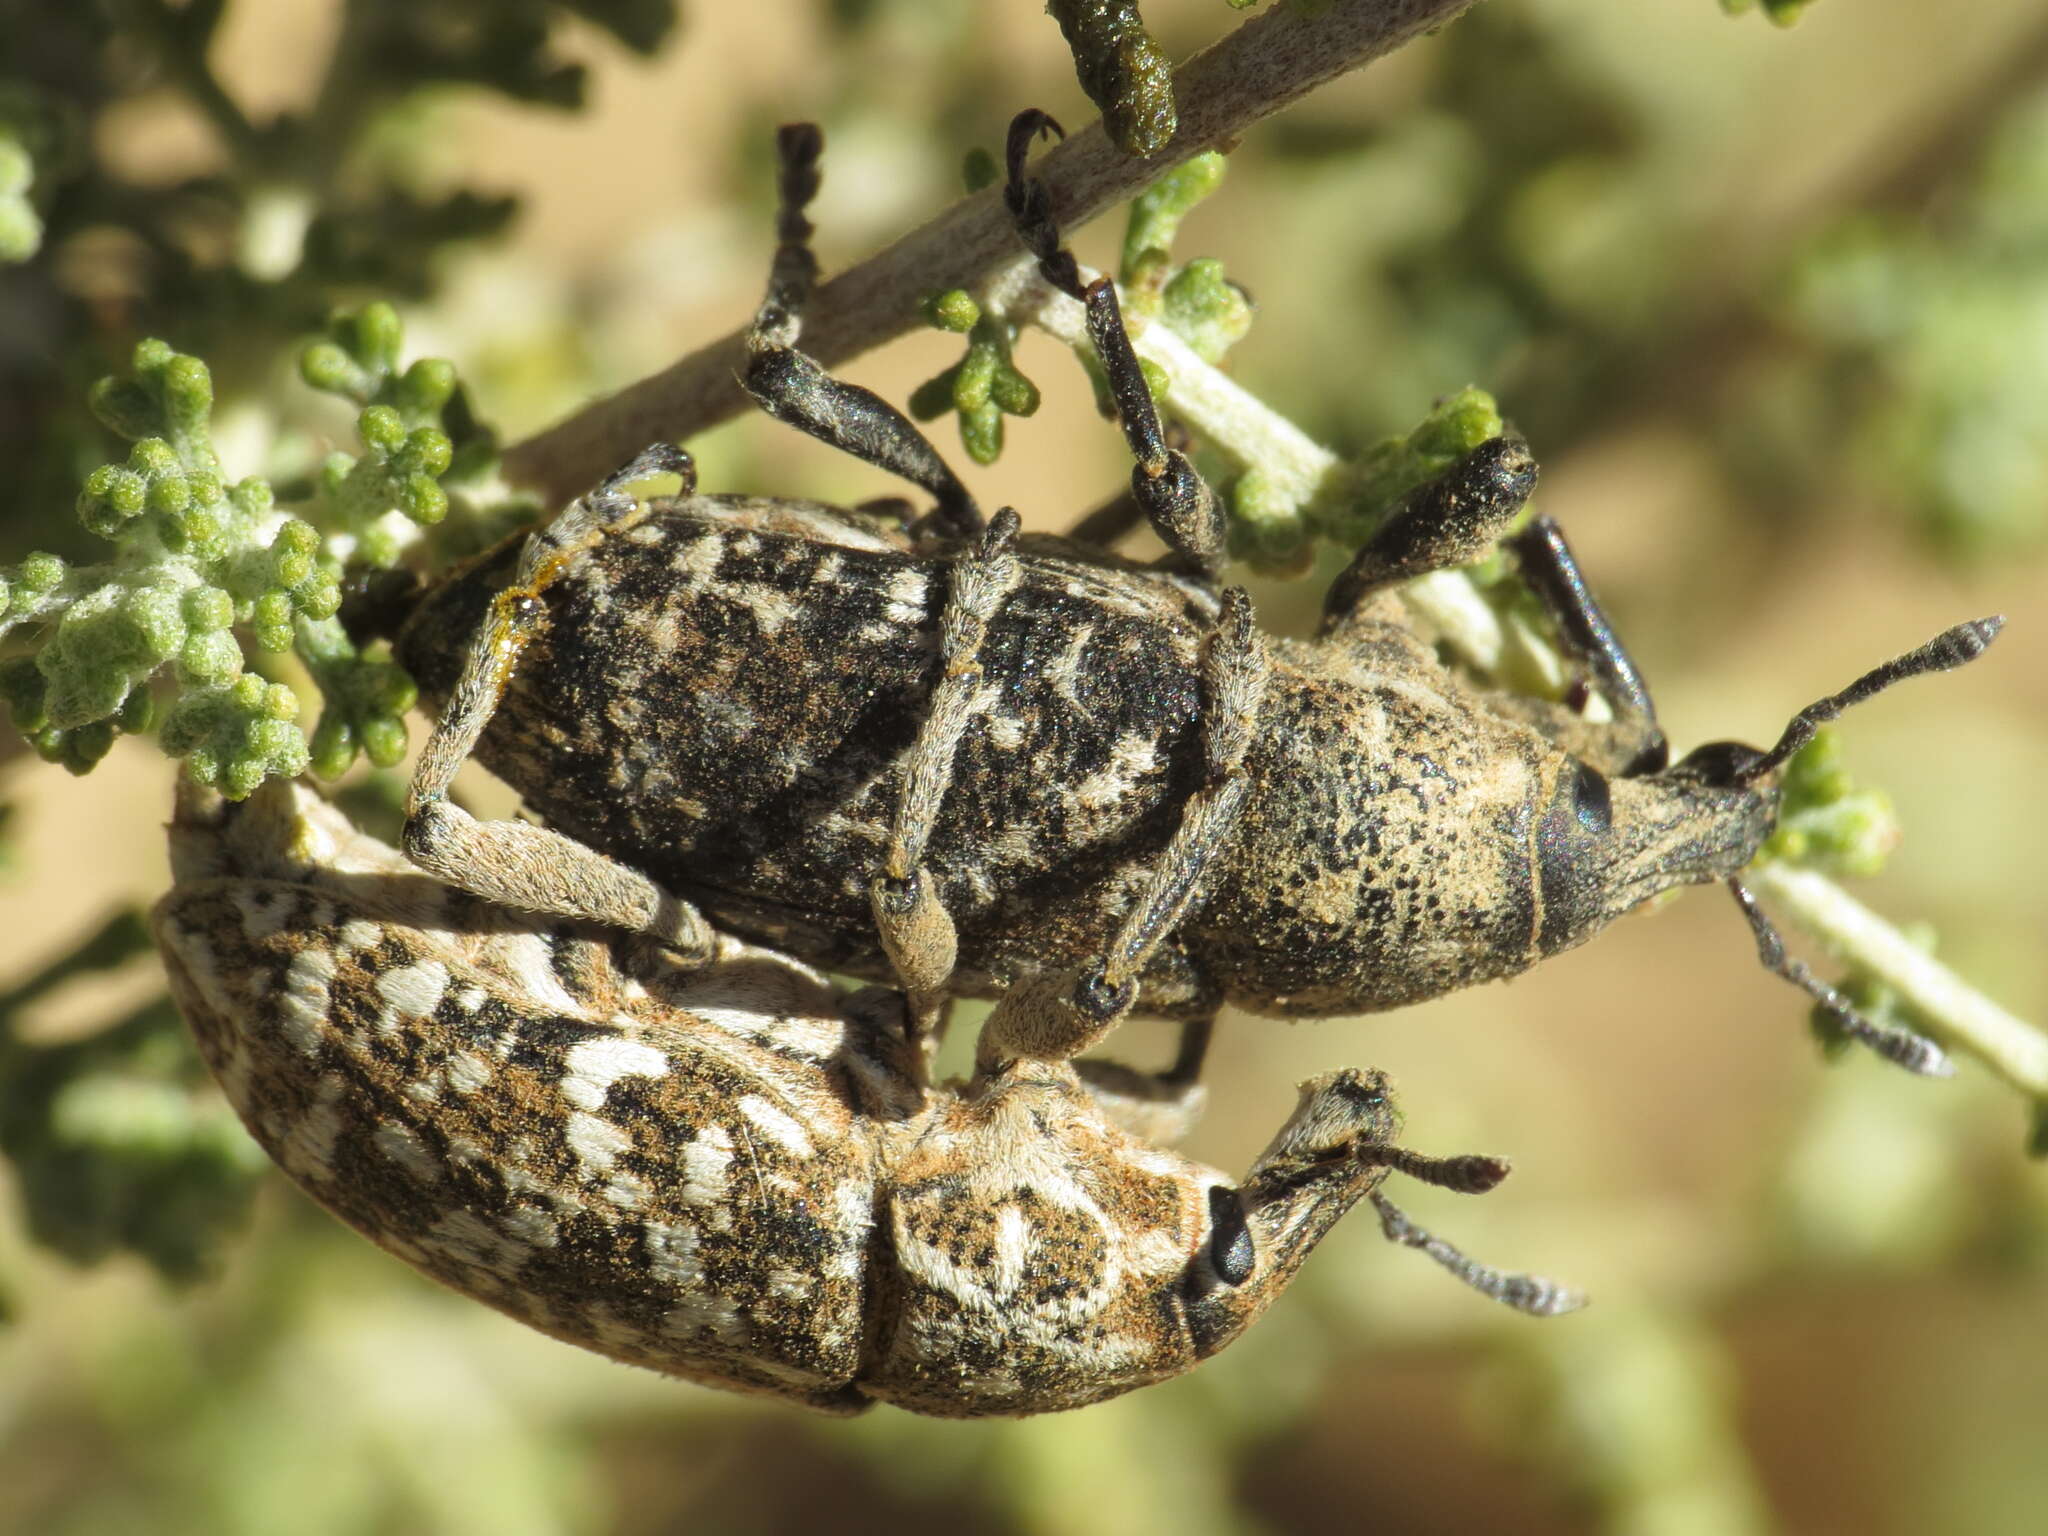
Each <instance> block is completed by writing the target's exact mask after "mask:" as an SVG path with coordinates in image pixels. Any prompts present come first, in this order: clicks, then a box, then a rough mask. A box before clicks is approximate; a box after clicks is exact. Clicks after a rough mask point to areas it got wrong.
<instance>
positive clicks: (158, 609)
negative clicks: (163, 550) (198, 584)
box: [121, 587, 186, 667]
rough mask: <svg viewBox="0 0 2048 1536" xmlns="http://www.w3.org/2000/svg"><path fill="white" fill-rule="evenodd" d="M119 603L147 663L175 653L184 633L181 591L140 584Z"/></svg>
mask: <svg viewBox="0 0 2048 1536" xmlns="http://www.w3.org/2000/svg"><path fill="white" fill-rule="evenodd" d="M121 606H122V609H123V612H124V615H125V617H126V618H127V620H128V623H129V624H130V625H132V626H133V633H134V636H135V640H136V644H137V645H138V646H139V648H140V649H141V652H142V655H143V656H144V657H145V658H147V662H148V664H149V665H150V666H152V667H154V666H157V665H160V664H161V663H163V662H166V661H168V660H170V659H171V657H173V656H175V655H177V654H178V651H179V649H180V648H181V647H182V646H183V645H184V644H185V634H186V630H185V614H184V602H183V594H182V593H181V592H179V591H177V590H176V589H174V588H170V587H140V588H137V589H136V590H135V591H134V592H132V593H130V594H129V596H128V600H127V601H126V602H125V603H123V604H122V605H121Z"/></svg>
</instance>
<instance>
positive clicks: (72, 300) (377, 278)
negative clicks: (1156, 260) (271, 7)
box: [0, 0, 676, 561]
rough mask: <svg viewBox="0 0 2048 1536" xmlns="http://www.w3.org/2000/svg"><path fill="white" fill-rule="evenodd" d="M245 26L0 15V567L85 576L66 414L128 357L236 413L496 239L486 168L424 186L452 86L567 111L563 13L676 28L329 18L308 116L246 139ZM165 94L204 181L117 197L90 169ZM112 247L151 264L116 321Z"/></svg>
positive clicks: (365, 5)
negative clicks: (4, 456)
mask: <svg viewBox="0 0 2048 1536" xmlns="http://www.w3.org/2000/svg"><path fill="white" fill-rule="evenodd" d="M260 9H261V7H260V3H259V0H241V3H240V5H239V6H236V7H233V8H231V7H230V6H229V5H228V4H226V3H225V0H187V3H183V4H173V3H170V0H132V3H124V4H120V5H113V4H106V5H102V4H85V5H49V4H41V3H39V0H0V232H4V233H0V245H4V246H6V247H7V248H8V255H9V256H11V257H15V258H17V260H16V264H14V265H8V264H7V261H6V260H5V259H0V313H5V314H8V315H33V316H34V317H35V319H36V324H35V327H34V329H33V333H32V334H31V335H30V336H29V337H27V338H25V339H26V340H27V341H28V343H29V344H27V345H23V346H17V347H9V348H0V399H5V400H6V401H7V403H8V407H9V410H10V412H11V413H12V415H13V420H11V421H10V423H9V427H10V428H11V430H9V431H7V432H6V434H5V443H6V446H7V447H8V448H9V450H10V452H11V453H12V454H13V458H12V461H11V462H10V466H9V470H10V489H11V490H12V491H13V492H14V495H15V502H14V505H13V506H12V507H11V508H10V511H9V516H8V518H7V519H6V527H5V529H4V530H0V561H6V560H10V559H17V558H19V556H20V555H21V554H23V553H24V552H25V551H26V550H27V549H29V548H32V547H41V548H44V549H48V550H52V551H54V552H56V553H58V554H61V555H63V556H65V557H66V558H67V559H74V560H78V559H89V558H93V555H92V553H91V548H90V545H89V544H88V543H86V542H84V541H82V540H81V539H80V538H79V536H78V534H77V531H76V527H75V524H73V525H70V526H67V519H66V518H65V515H64V511H63V509H64V508H65V507H66V506H67V505H68V503H69V500H70V497H71V495H72V494H73V493H74V492H75V490H76V476H77V474H78V472H79V466H80V463H81V462H85V463H89V462H90V459H89V458H86V457H84V456H85V455H88V454H90V453H91V452H93V451H94V449H95V447H96V444H95V441H94V438H95V436H96V434H95V433H94V432H93V431H92V429H91V427H90V425H89V422H88V421H87V419H86V417H85V414H84V412H82V411H81V410H79V408H78V406H79V396H80V391H81V389H82V387H83V385H84V383H85V382H86V381H89V380H90V379H92V378H94V377H97V376H98V375H100V374H103V373H106V372H108V371H110V370H111V369H114V368H117V367H120V366H122V363H123V361H124V359H125V356H126V354H127V353H128V352H129V350H130V349H131V348H132V346H133V344H134V342H135V341H136V340H138V339H140V338H141V337H144V336H151V335H155V336H162V337H166V338H168V339H170V340H171V341H173V342H174V343H175V345H176V346H177V347H179V348H180V349H181V350H184V351H187V352H190V353H192V354H194V355H196V356H201V357H204V358H205V359H206V360H207V362H208V363H209V365H211V367H212V370H213V374H214V384H215V388H216V389H217V391H218V392H219V394H220V397H221V399H222V400H223V401H224V402H233V403H235V404H240V403H242V402H243V401H245V400H247V399H249V398H250V397H251V396H254V395H258V394H262V393H264V392H266V391H268V390H270V389H271V388H272V386H273V384H274V379H273V378H272V377H271V376H270V375H269V374H268V373H267V372H266V370H268V369H269V368H270V367H272V365H273V364H274V363H275V361H276V359H277V357H278V355H279V352H280V350H281V349H282V348H284V347H286V346H288V345H290V344H292V343H293V342H294V341H295V340H296V339H297V338H298V337H300V336H302V335H304V334H305V332H307V331H309V330H311V329H313V328H314V327H316V326H318V325H319V324H320V323H321V320H322V318H323V317H324V316H325V315H326V314H327V313H328V311H329V310H331V309H332V308H334V307H335V306H336V305H337V304H341V303H360V302H361V300H362V297H363V294H364V290H365V289H370V290H373V291H376V292H381V293H384V294H388V295H396V296H399V297H403V298H407V299H423V298H426V297H427V296H429V295H431V294H432V293H433V292H434V291H435V289H436V287H437V285H438V282H439V280H440V276H441V273H442V272H443V270H444V269H445V265H446V263H445V260H444V259H443V258H444V257H445V255H446V254H447V252H448V251H449V250H450V248H451V247H453V246H456V245H458V244H459V243H461V242H464V241H469V240H474V239H477V238H480V237H485V236H489V235H492V234H495V233H497V232H499V231H501V230H503V229H504V228H505V227H506V225H507V224H508V222H509V221H510V220H511V218H512V216H513V213H514V211H515V210H514V204H513V200H512V199H510V198H509V197H506V196H503V195H501V194H500V193H498V192H496V191H495V190H493V189H492V188H491V187H490V186H489V181H490V173H489V171H488V169H485V170H483V171H482V172H480V174H479V176H478V178H477V179H478V181H479V182H480V183H482V184H481V185H476V186H470V185H456V186H453V187H449V186H447V185H446V184H445V179H444V178H436V177H434V176H432V175H431V171H430V167H429V165H428V163H427V162H428V160H429V159H430V151H431V149H432V146H433V143H434V139H435V134H434V133H433V132H432V131H431V130H432V126H433V120H432V118H431V117H429V116H427V115H424V114H423V112H422V110H421V109H422V105H423V104H424V103H426V102H429V101H433V100H445V99H446V98H447V96H448V94H449V93H450V91H451V88H452V89H456V90H468V91H472V92H488V93H492V94H495V95H497V96H500V97H504V98H509V99H512V100H515V101H519V102H522V103H528V104H532V105H535V106H541V107H551V108H568V107H574V106H577V105H579V104H580V103H581V101H582V98H583V94H584V88H585V68H584V66H583V65H582V64H581V63H580V62H577V61H576V60H574V59H572V58H569V57H567V56H565V54H564V53H563V51H562V50H561V48H560V46H559V45H558V42H557V40H556V34H557V33H558V32H559V31H561V30H562V28H561V26H560V23H562V22H563V21H564V20H565V19H568V18H570V17H571V16H575V17H580V18H582V19H583V20H584V21H587V22H591V23H595V25H596V26H597V27H599V28H602V29H603V30H605V31H606V32H608V33H610V34H611V36H612V37H614V38H615V39H617V40H618V41H619V42H620V43H622V44H624V45H625V46H627V47H629V48H631V49H634V50H636V51H639V52H643V53H644V52H648V51H651V50H652V49H653V48H654V47H655V46H656V45H657V44H658V43H660V42H661V41H662V39H663V38H664V37H665V36H667V34H668V33H669V32H670V31H671V30H672V29H673V25H674V21H675V16H676V6H675V4H674V3H673V0H437V3H435V4H432V5H421V4H417V3H415V0H343V3H341V4H340V5H338V6H337V7H335V10H336V13H337V14H336V16H335V22H336V28H337V30H336V33H335V38H336V41H335V45H334V47H333V49H332V50H331V52H330V54H329V56H328V58H327V60H326V61H325V64H326V67H325V73H324V76H323V77H322V78H321V79H319V80H318V81H317V82H315V83H314V85H313V88H312V89H311V90H310V91H309V93H308V95H307V97H306V100H307V102H308V103H309V105H308V106H307V107H306V108H305V109H304V110H303V111H300V112H284V113H280V114H278V115H276V116H275V117H272V118H269V119H267V120H266V119H257V118H254V117H252V116H250V115H249V113H248V112H247V111H246V110H245V109H244V107H243V106H242V104H241V102H240V101H239V100H238V99H237V97H236V94H235V92H234V90H233V89H231V88H230V85H229V84H228V83H226V82H223V81H222V80H221V79H220V78H219V77H218V76H217V75H216V74H215V73H214V69H213V64H212V59H213V56H214V54H215V53H216V52H217V51H218V50H217V49H216V48H215V41H216V38H217V36H218V35H219V33H220V31H221V29H222V26H223V23H224V21H227V20H230V19H246V17H247V16H248V15H249V14H250V13H255V12H260ZM585 31H586V33H587V32H588V29H587V28H586V29H585ZM164 90H169V91H171V92H175V93H176V94H178V95H180V96H182V97H183V98H184V103H183V105H184V106H185V107H186V108H187V109H188V110H189V111H191V112H192V113H194V114H196V115H197V116H198V117H200V118H203V119H204V121H205V123H206V125H207V128H208V130H209V137H210V140H211V141H212V143H213V144H215V145H216V146H218V148H219V150H220V153H221V156H222V160H221V163H220V164H219V165H218V167H216V168H214V169H212V170H210V171H209V172H208V173H207V174H204V175H198V176H190V177H186V178H182V179H179V178H172V179H169V180H165V179H162V178H148V177H143V178H137V177H134V176H132V175H131V174H130V173H129V171H128V170H127V168H126V166H125V164H124V163H123V162H122V160H121V159H120V157H119V156H118V155H109V154H107V153H106V152H105V149H106V147H107V146H118V145H119V143H120V142H121V136H120V134H119V132H118V131H117V129H118V118H117V116H116V115H117V114H119V113H121V112H122V111H123V110H124V109H126V108H127V107H129V106H130V105H131V103H133V102H135V101H137V100H139V99H144V98H146V97H147V96H148V94H149V93H151V92H161V91H164ZM408 114H409V115H408ZM394 121H404V122H405V123H406V124H407V127H406V129H405V131H402V132H392V131H389V125H390V124H392V123H393V122H394ZM24 154H25V156H26V162H25V163H26V164H27V165H28V166H29V167H30V168H31V169H32V172H33V182H32V183H31V184H29V185H28V186H27V187H26V188H25V189H23V188H21V187H18V186H17V185H16V183H18V182H19V181H20V177H21V167H22V165H23V164H24V160H23V156H24ZM38 231H39V240H38V239H37V232H38ZM110 240H111V241H113V242H114V243H115V244H117V245H118V246H120V247H121V248H126V249H132V250H134V251H136V252H139V253H146V258H147V259H145V260H137V261H135V262H134V263H132V264H131V267H130V268H129V269H127V270H125V271H124V273H123V276H122V286H121V290H120V293H119V299H118V303H116V304H109V303H108V301H107V297H106V295H105V293H104V292H102V291H99V290H98V289H96V287H95V285H94V283H93V282H91V281H87V280H85V279H84V278H82V276H81V274H88V275H89V274H94V273H100V274H104V272H105V270H106V266H107V263H106V262H105V260H104V258H103V256H101V257H97V258H90V253H91V252H94V251H98V252H102V253H103V252H104V250H105V249H106V248H107V246H108V242H109V241H110ZM31 243H35V244H36V245H37V251H36V254H35V256H34V259H32V260H28V261H26V262H21V261H19V260H18V258H19V256H20V255H21V254H22V252H23V251H24V249H25V247H26V246H27V245H29V244H31ZM80 250H83V251H85V252H87V253H88V257H89V258H90V259H87V258H80V257H79V256H78V255H77V254H76V253H77V252H78V251H80ZM67 258H69V259H67ZM102 282H103V278H102ZM110 320H111V321H114V322H115V323H113V324H110V323H109V322H110ZM247 467H248V468H251V469H257V468H262V467H263V466H253V465H252V466H247Z"/></svg>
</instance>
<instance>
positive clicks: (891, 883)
mask: <svg viewBox="0 0 2048 1536" xmlns="http://www.w3.org/2000/svg"><path fill="white" fill-rule="evenodd" d="M1016 539H1017V514H1016V513H1015V512H1014V511H1012V510H1011V509H1010V508H1008V507H1004V508H1003V509H1002V510H1001V511H999V512H998V513H996V515H995V519H994V520H993V521H992V522H991V523H990V524H989V527H988V531H987V532H986V533H984V534H983V535H982V536H981V540H980V542H979V543H978V544H977V545H976V546H975V547H974V548H973V549H972V550H970V551H969V552H967V553H966V554H963V555H961V556H960V557H959V558H958V559H956V560H955V561H954V562H953V566H952V571H951V574H950V578H949V580H950V588H949V590H948V592H947V596H946V606H945V609H944V611H943V613H942V614H941V616H940V619H939V661H940V665H941V667H942V668H943V670H942V672H941V673H940V675H939V683H938V686H937V687H936V688H935V689H933V690H932V698H931V707H930V711H929V712H928V713H927V715H926V716H925V719H924V723H923V724H922V725H920V726H919V727H918V732H917V739H916V740H915V741H913V742H912V743H911V746H910V752H909V755H908V756H907V757H906V759H905V761H904V765H903V792H902V798H901V799H900V800H899V801H898V802H897V805H896V822H895V825H894V826H893V827H892V828H891V829H890V833H889V845H888V848H887V850H886V851H885V852H884V854H883V856H882V868H881V870H880V871H879V872H878V873H877V874H876V875H875V878H874V881H873V883H872V885H871V886H870V887H869V894H870V898H871V900H872V901H873V904H874V911H875V926H876V928H877V930H878V931H879V933H880V935H881V940H882V948H883V949H884V950H885V951H886V952H887V954H888V956H889V963H890V964H891V965H893V966H894V967H895V968H896V975H897V977H898V978H899V979H900V980H901V981H902V983H903V989H904V991H905V992H907V993H908V994H909V995H910V1014H911V1019H912V1022H913V1027H914V1028H915V1029H916V1030H917V1031H919V1032H927V1031H928V1030H929V1029H930V1027H931V1025H932V1024H933V1023H934V1022H935V1020H936V1017H937V1013H938V1008H939V1004H940V1003H941V1002H942V1000H943V998H944V994H945V986H946V982H947V980H948V978H950V977H951V976H952V974H953V962H954V959H955V957H956V956H957V954H958V952H959V940H958V935H957V933H956V932H955V931H954V928H953V919H952V917H951V916H950V915H949V914H948V913H947V911H946V907H945V903H944V901H943V900H942V899H941V897H940V895H939V891H938V883H937V881H936V880H934V879H933V877H932V874H931V871H930V870H929V869H927V868H926V867H925V863H924V855H925V849H926V846H927V845H928V844H929V843H930V842H931V836H932V828H933V826H934V825H935V824H936V823H937V821H938V817H939V808H940V806H941V805H942V804H943V803H944V801H945V798H946V790H947V789H948V788H949V787H950V786H951V784H952V782H953V765H954V760H955V758H956V756H957V755H958V752H959V748H960V738H961V737H962V736H963V735H965V734H966V732H967V727H968V724H969V723H970V722H971V721H972V720H973V718H974V716H975V714H976V713H977V712H978V710H979V709H980V708H981V700H980V697H979V696H980V693H981V645H982V641H983V640H984V639H985V638H986V637H987V635H988V626H989V622H990V620H992V619H993V618H994V617H995V616H996V613H997V612H998V610H1000V609H1001V607H1002V605H1003V601H1004V599H1005V598H1007V597H1008V596H1009V595H1010V593H1011V592H1012V591H1013V590H1015V588H1016V586H1017V582H1018V580H1019V579H1020V576H1021V574H1022V573H1021V570H1020V567H1019V566H1018V563H1017V555H1016V552H1015V548H1014V545H1015V543H1016Z"/></svg>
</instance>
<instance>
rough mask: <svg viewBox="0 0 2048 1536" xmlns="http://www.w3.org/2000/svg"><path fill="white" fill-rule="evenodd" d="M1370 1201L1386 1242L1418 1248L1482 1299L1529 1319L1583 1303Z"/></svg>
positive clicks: (1569, 1290)
mask: <svg viewBox="0 0 2048 1536" xmlns="http://www.w3.org/2000/svg"><path fill="white" fill-rule="evenodd" d="M1448 1161H1452V1162H1462V1161H1465V1159H1462V1158H1452V1159H1448ZM1484 1161H1491V1159H1485V1160H1484ZM1403 1171H1406V1170H1403ZM1370 1198H1371V1200H1372V1204H1373V1209H1374V1210H1376V1211H1378V1212H1379V1213H1380V1231H1381V1232H1382V1233H1383V1234H1385V1236H1386V1239H1387V1241H1388V1242H1390V1243H1400V1244H1401V1245H1402V1246H1404V1247H1408V1248H1420V1249H1421V1250H1422V1251H1423V1252H1424V1253H1426V1254H1428V1255H1429V1256H1430V1257H1431V1258H1432V1259H1435V1260H1436V1261H1437V1263H1439V1264H1441V1265H1443V1267H1444V1268H1445V1269H1448V1270H1449V1271H1450V1272H1451V1273H1452V1274H1454V1275H1456V1276H1457V1277H1458V1278H1459V1279H1460V1280H1462V1281H1464V1282H1465V1283H1466V1284H1467V1285H1469V1286H1471V1287H1472V1289H1473V1290H1475V1291H1477V1292H1479V1294H1480V1295H1482V1296H1490V1297H1492V1298H1493V1299H1494V1300H1495V1301H1497V1302H1500V1303H1501V1304H1502V1305H1503V1306H1509V1307H1513V1308H1514V1309H1515V1310H1516V1311H1517V1312H1526V1313H1527V1314H1528V1315H1529V1316H1531V1317H1558V1316H1561V1315H1562V1314H1564V1313H1566V1312H1576V1311H1578V1310H1579V1308H1581V1307H1583V1306H1584V1305H1585V1304H1586V1293H1585V1292H1584V1291H1581V1290H1576V1289H1574V1288H1573V1287H1571V1286H1569V1285H1560V1284H1558V1283H1557V1282H1556V1281H1555V1280H1546V1279H1544V1278H1543V1276H1541V1275H1529V1274H1523V1273H1521V1272H1519V1271H1516V1270H1507V1269H1495V1268H1494V1267H1493V1266H1492V1265H1491V1264H1482V1263H1480V1262H1479V1261H1478V1260H1477V1259H1475V1258H1472V1257H1471V1256H1470V1255H1468V1254H1466V1253H1463V1252H1461V1251H1460V1250H1459V1249H1457V1248H1454V1247H1452V1246H1451V1245H1450V1244H1449V1243H1447V1242H1445V1241H1444V1240H1443V1239H1442V1238H1440V1237H1438V1236H1436V1235H1435V1234H1434V1233H1432V1232H1429V1231H1426V1230H1425V1229H1424V1228H1422V1227H1418V1226H1417V1225H1416V1224H1415V1223H1414V1222H1413V1221H1410V1220H1409V1219H1408V1214H1407V1212H1405V1211H1403V1210H1402V1209H1401V1208H1400V1207H1399V1206H1398V1205H1396V1204H1394V1202H1393V1201H1391V1200H1389V1199H1388V1198H1387V1197H1386V1196H1385V1195H1383V1194H1381V1193H1380V1192H1379V1191H1378V1190H1374V1191H1373V1192H1372V1195H1371V1197H1370Z"/></svg>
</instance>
